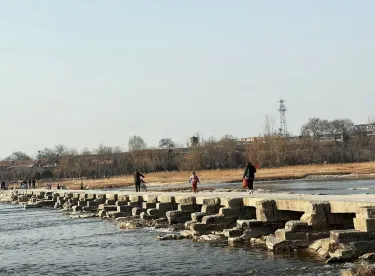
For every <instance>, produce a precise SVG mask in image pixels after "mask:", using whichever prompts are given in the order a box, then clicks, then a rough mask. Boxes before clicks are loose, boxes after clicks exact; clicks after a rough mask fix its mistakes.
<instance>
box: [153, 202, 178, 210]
mask: <svg viewBox="0 0 375 276" xmlns="http://www.w3.org/2000/svg"><path fill="white" fill-rule="evenodd" d="M156 208H157V209H159V210H160V211H162V212H167V211H171V210H173V208H174V206H173V203H172V202H158V203H156Z"/></svg>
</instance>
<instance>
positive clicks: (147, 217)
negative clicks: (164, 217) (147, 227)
mask: <svg viewBox="0 0 375 276" xmlns="http://www.w3.org/2000/svg"><path fill="white" fill-rule="evenodd" d="M139 216H140V218H141V219H145V220H147V219H157V218H159V216H157V215H156V216H151V215H148V214H147V213H146V212H142V213H141V214H140V215H139Z"/></svg>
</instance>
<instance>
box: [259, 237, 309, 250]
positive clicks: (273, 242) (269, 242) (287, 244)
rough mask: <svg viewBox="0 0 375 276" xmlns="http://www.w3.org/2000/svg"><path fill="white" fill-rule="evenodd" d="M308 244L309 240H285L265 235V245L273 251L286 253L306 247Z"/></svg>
mask: <svg viewBox="0 0 375 276" xmlns="http://www.w3.org/2000/svg"><path fill="white" fill-rule="evenodd" d="M309 245H310V241H308V240H302V241H297V240H296V241H287V240H281V239H279V238H276V237H274V236H267V238H266V247H267V248H268V249H269V250H271V251H273V252H274V253H288V252H291V251H292V250H294V249H301V248H306V247H308V246H309Z"/></svg>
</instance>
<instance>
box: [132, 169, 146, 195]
mask: <svg viewBox="0 0 375 276" xmlns="http://www.w3.org/2000/svg"><path fill="white" fill-rule="evenodd" d="M133 177H134V184H135V191H136V192H140V191H141V177H143V178H145V176H144V175H143V174H141V173H140V172H139V171H138V170H135V172H134V173H133Z"/></svg>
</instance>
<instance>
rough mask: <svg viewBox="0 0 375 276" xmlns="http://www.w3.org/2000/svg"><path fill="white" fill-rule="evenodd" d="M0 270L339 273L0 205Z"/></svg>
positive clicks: (30, 274) (20, 272)
mask: <svg viewBox="0 0 375 276" xmlns="http://www.w3.org/2000/svg"><path fill="white" fill-rule="evenodd" d="M0 233H1V234H0V260H1V262H0V275H25V276H26V275H27V276H34V275H35V276H37V275H69V276H75V275H77V276H78V275H80V276H81V275H102V276H110V275H113V276H115V275H116V276H118V275H133V276H136V275H180V276H182V275H239V276H242V275H279V276H282V275H288V276H294V275H304V276H308V275H311V276H313V275H314V276H315V275H340V269H341V268H343V267H345V265H339V266H328V265H324V264H322V263H320V262H316V261H313V260H306V259H304V260H300V259H298V258H296V257H289V258H286V257H285V256H283V257H277V256H273V255H271V254H270V253H267V252H266V251H265V250H263V249H254V248H250V249H249V248H247V249H244V248H230V247H227V246H213V245H209V244H203V243H193V242H191V241H189V240H182V241H156V240H155V236H156V235H157V234H158V232H156V231H155V230H152V229H148V230H146V229H142V230H134V231H125V230H120V229H118V228H116V226H115V225H114V224H113V223H112V222H109V221H101V220H99V219H96V218H93V219H91V218H90V219H68V218H67V217H66V216H64V215H62V214H61V213H60V212H59V211H56V210H51V209H34V210H24V209H22V207H21V206H19V205H0Z"/></svg>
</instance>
